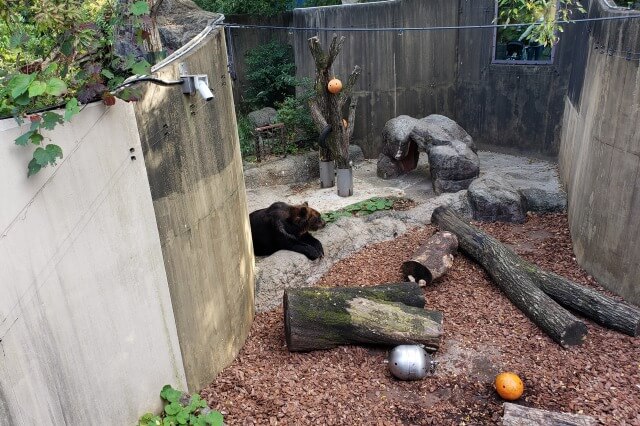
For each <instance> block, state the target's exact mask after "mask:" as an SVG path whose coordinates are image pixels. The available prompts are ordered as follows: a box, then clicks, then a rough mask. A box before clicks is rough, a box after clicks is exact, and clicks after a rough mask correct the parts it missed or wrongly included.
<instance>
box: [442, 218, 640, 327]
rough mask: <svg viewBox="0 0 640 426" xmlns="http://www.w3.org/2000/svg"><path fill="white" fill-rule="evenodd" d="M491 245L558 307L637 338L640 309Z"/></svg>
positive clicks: (477, 231)
mask: <svg viewBox="0 0 640 426" xmlns="http://www.w3.org/2000/svg"><path fill="white" fill-rule="evenodd" d="M473 229H474V230H475V231H474V232H476V233H479V234H482V235H485V234H483V233H482V231H480V230H478V229H476V228H473ZM454 232H455V231H454ZM458 237H460V235H458ZM470 242H473V241H470ZM495 242H496V244H499V245H500V246H502V247H503V250H502V256H503V257H504V258H505V259H508V262H509V264H511V265H512V267H513V268H517V269H519V270H521V271H524V272H526V274H527V275H528V276H529V278H531V280H532V281H533V283H534V284H535V285H536V286H538V287H539V288H540V289H541V290H542V291H543V292H544V293H545V294H547V295H548V296H549V297H551V298H552V299H553V300H555V301H556V302H558V303H559V304H560V305H562V306H564V307H566V308H568V309H571V310H573V311H575V312H578V313H579V314H581V315H584V316H585V317H587V318H589V319H591V320H593V321H595V322H596V323H598V324H600V325H602V326H604V327H606V328H610V329H612V330H616V331H619V332H621V333H624V334H627V335H629V336H633V337H638V335H640V309H639V308H638V307H636V306H633V305H631V304H628V303H625V302H619V301H617V300H615V299H613V298H611V297H609V296H606V295H604V294H602V293H600V292H598V291H596V290H594V289H591V288H589V287H586V286H583V285H580V284H578V283H576V282H574V281H571V280H568V279H566V278H564V277H561V276H560V275H558V274H555V273H553V272H550V271H546V270H544V269H541V268H539V267H537V266H536V265H534V264H533V263H531V262H528V261H526V260H524V259H522V258H521V257H520V256H518V255H517V254H515V253H514V252H513V251H511V250H510V249H508V248H507V247H506V246H504V245H502V244H501V243H500V242H498V241H497V240H495ZM460 244H462V243H460Z"/></svg>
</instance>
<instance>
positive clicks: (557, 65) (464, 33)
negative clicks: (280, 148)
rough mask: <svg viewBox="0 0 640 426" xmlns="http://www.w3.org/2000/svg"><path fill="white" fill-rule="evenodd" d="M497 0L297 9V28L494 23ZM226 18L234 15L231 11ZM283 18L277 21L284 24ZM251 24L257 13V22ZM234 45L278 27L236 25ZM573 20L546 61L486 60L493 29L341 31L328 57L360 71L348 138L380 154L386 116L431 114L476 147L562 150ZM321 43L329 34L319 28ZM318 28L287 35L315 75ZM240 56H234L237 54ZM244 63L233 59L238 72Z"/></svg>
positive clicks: (345, 69) (304, 70)
mask: <svg viewBox="0 0 640 426" xmlns="http://www.w3.org/2000/svg"><path fill="white" fill-rule="evenodd" d="M494 14H495V3H494V1H493V0H473V1H471V0H428V1H425V0H393V1H383V2H374V3H365V4H355V5H342V6H328V7H320V8H303V9H295V10H294V11H293V22H292V26H294V27H301V28H309V27H311V28H313V27H325V28H349V27H357V28H398V27H407V28H410V27H418V28H421V27H429V26H456V25H476V24H490V23H491V22H492V20H493V18H494ZM226 21H227V22H232V20H230V19H227V20H226ZM286 22H287V20H286V19H282V22H281V23H280V24H282V25H285V24H286ZM254 23H255V22H254ZM233 31H234V32H233V34H234V35H233V45H234V46H238V47H237V49H236V50H241V49H244V50H246V49H248V48H250V47H251V46H253V45H255V44H256V43H260V42H262V41H266V40H267V39H268V38H269V37H271V36H277V37H278V38H281V39H285V38H286V36H285V35H284V32H283V31H279V30H276V31H270V30H246V29H237V30H233ZM578 31H579V26H574V27H568V28H567V30H566V31H565V32H564V33H563V34H562V41H561V42H560V44H559V46H558V49H557V51H556V60H555V62H554V64H552V65H537V66H533V65H525V66H523V65H505V64H491V58H492V55H493V50H492V49H493V41H494V30H493V29H468V30H444V31H432V32H424V31H415V32H412V31H405V32H403V33H402V34H399V33H398V32H347V31H344V32H337V33H338V34H339V35H345V36H346V37H347V40H346V42H345V44H344V47H343V50H342V53H341V54H340V55H339V56H338V60H337V62H336V64H335V65H334V72H335V74H336V75H337V76H338V77H340V78H342V79H343V80H344V79H346V78H347V76H348V75H349V73H350V72H351V70H352V69H353V66H354V65H360V67H361V68H362V75H361V78H360V81H359V82H358V84H357V86H356V95H357V96H358V98H359V104H358V109H357V114H356V128H355V132H354V141H355V142H356V143H357V144H359V145H360V146H361V147H362V149H363V151H364V153H365V155H366V156H367V157H376V156H377V154H378V152H379V149H380V145H381V143H382V138H381V130H382V128H383V126H384V124H385V123H386V121H387V120H389V119H391V118H393V117H396V116H398V115H401V114H407V115H410V116H413V117H424V116H427V115H429V114H432V113H439V114H444V115H447V116H449V117H451V118H453V119H455V120H457V121H458V122H459V123H460V124H461V125H462V126H463V127H464V128H465V129H466V130H467V131H468V132H469V133H470V134H471V135H472V136H473V137H474V139H475V140H476V142H478V144H479V145H480V146H484V147H493V148H497V149H499V150H503V151H509V152H526V153H529V154H538V155H541V156H551V157H554V156H556V155H557V153H558V147H559V141H560V128H561V124H562V119H561V116H562V111H563V108H564V103H563V102H564V101H563V99H564V95H565V93H566V90H567V84H568V76H569V73H570V71H571V64H572V63H573V54H574V53H573V48H572V46H573V44H574V42H575V40H576V37H577V32H578ZM317 34H319V35H320V37H321V39H322V41H323V44H324V45H325V46H328V42H329V40H330V38H331V36H332V34H333V32H331V31H320V32H317ZM317 34H316V32H315V31H313V30H309V31H295V32H293V33H292V34H290V35H288V37H289V39H290V40H291V42H292V43H293V45H294V48H295V55H296V66H297V75H298V76H299V77H304V76H306V77H311V78H313V77H314V76H315V68H314V64H313V60H312V58H311V54H310V53H309V48H308V45H307V39H308V38H309V37H312V36H314V35H317ZM239 56H240V55H236V57H239ZM243 72H244V71H243V69H242V68H241V67H238V75H239V79H240V81H242V78H243V77H242V74H243Z"/></svg>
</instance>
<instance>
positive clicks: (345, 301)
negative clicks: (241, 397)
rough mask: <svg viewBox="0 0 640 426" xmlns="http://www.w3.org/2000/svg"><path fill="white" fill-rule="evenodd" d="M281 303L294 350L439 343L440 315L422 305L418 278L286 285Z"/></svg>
mask: <svg viewBox="0 0 640 426" xmlns="http://www.w3.org/2000/svg"><path fill="white" fill-rule="evenodd" d="M283 302H284V323H285V336H286V339H287V347H288V348H289V350H290V351H292V352H297V351H303V352H304V351H312V350H320V349H331V348H334V347H336V346H339V345H349V344H375V345H387V346H395V345H399V344H422V345H424V346H425V349H426V350H428V351H435V350H437V349H438V347H439V346H440V336H441V335H442V314H441V313H440V312H436V311H427V310H425V309H424V296H423V295H422V290H421V289H420V287H419V286H418V285H417V284H416V283H400V284H389V285H383V286H376V287H341V288H320V287H313V288H298V289H287V290H285V293H284V297H283Z"/></svg>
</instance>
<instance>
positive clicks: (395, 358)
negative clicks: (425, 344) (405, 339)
mask: <svg viewBox="0 0 640 426" xmlns="http://www.w3.org/2000/svg"><path fill="white" fill-rule="evenodd" d="M388 363H389V370H390V371H391V374H393V375H394V376H395V377H397V378H398V379H400V380H419V379H422V378H424V377H425V376H427V374H430V373H433V368H434V366H435V363H434V361H433V360H432V359H431V356H430V355H429V354H428V353H427V352H426V351H425V350H424V349H423V348H422V347H421V346H420V345H399V346H396V347H395V348H393V349H391V351H389V357H388Z"/></svg>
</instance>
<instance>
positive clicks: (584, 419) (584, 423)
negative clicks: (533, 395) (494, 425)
mask: <svg viewBox="0 0 640 426" xmlns="http://www.w3.org/2000/svg"><path fill="white" fill-rule="evenodd" d="M597 424H598V422H597V421H596V419H594V418H593V417H590V416H585V415H580V414H569V413H558V412H554V411H546V410H540V409H537V408H529V407H523V406H522V405H518V404H511V403H509V402H505V403H504V415H503V416H502V425H503V426H539V425H565V426H595V425H597Z"/></svg>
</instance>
